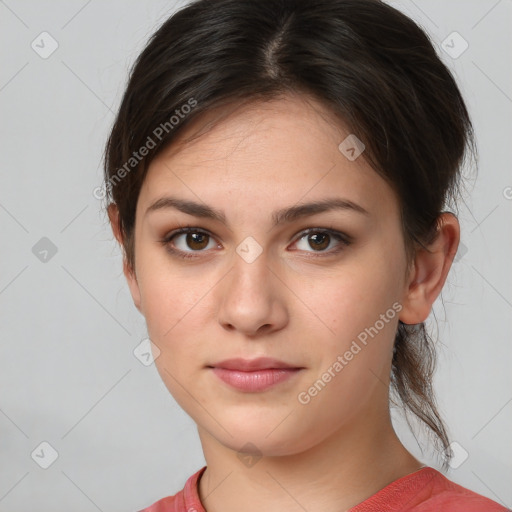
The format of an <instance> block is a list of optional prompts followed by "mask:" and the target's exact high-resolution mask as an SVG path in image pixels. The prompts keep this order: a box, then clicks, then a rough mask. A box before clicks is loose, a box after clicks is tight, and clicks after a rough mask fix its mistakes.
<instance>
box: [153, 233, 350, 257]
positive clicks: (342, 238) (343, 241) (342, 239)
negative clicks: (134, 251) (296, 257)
mask: <svg viewBox="0 0 512 512" xmlns="http://www.w3.org/2000/svg"><path fill="white" fill-rule="evenodd" d="M186 233H199V234H201V235H207V236H209V237H211V238H214V237H213V235H211V234H210V233H208V231H204V230H203V229H199V228H195V227H192V226H187V227H182V228H180V229H176V230H174V231H172V232H171V233H169V234H168V235H167V236H166V237H165V238H164V239H163V240H161V241H160V243H161V244H162V245H163V246H164V247H165V248H166V250H167V251H168V252H169V253H171V254H173V255H175V256H177V257H178V258H182V259H195V258H197V257H198V256H197V255H195V254H194V253H201V252H205V251H191V252H190V253H189V252H184V251H181V250H180V249H176V248H174V247H172V246H171V241H172V240H173V238H175V237H176V236H178V235H182V234H186ZM313 233H315V234H322V235H329V236H331V237H332V238H334V239H335V240H336V241H337V242H339V244H338V246H337V247H336V248H335V249H331V250H330V251H327V252H326V251H320V252H318V251H313V254H312V255H311V256H308V258H325V257H327V256H332V255H333V254H338V253H339V252H341V251H342V250H343V249H344V248H345V247H348V246H349V245H350V244H351V243H352V239H351V237H349V236H348V235H344V234H343V233H340V232H339V231H336V230H333V229H332V228H308V229H305V230H303V231H301V232H300V233H299V234H298V235H297V237H296V238H295V239H294V243H295V242H298V241H299V240H301V239H302V238H304V237H305V236H307V235H310V234H313ZM306 252H309V251H306ZM315 252H316V254H315Z"/></svg>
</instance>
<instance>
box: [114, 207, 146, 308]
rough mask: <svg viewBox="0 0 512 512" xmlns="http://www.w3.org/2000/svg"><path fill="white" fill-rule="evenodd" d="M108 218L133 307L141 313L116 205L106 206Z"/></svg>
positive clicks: (137, 287)
mask: <svg viewBox="0 0 512 512" xmlns="http://www.w3.org/2000/svg"><path fill="white" fill-rule="evenodd" d="M108 218H109V220H110V225H111V227H112V231H113V232H114V236H115V237H116V240H117V241H118V243H119V245H120V246H121V248H122V250H123V274H124V276H125V277H126V281H127V282H128V287H129V288H130V293H131V295H132V299H133V303H134V304H135V307H136V308H137V309H138V310H139V311H140V312H141V313H142V309H141V305H140V289H139V283H138V282H137V276H136V275H135V269H132V267H131V266H130V265H129V264H128V261H127V258H126V251H125V250H124V245H123V233H122V230H121V224H120V219H119V209H118V208H117V205H115V204H114V203H112V204H110V205H109V206H108Z"/></svg>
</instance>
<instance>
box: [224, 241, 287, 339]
mask: <svg viewBox="0 0 512 512" xmlns="http://www.w3.org/2000/svg"><path fill="white" fill-rule="evenodd" d="M246 243H247V245H245V246H244V244H243V243H242V244H240V245H239V247H237V254H235V255H234V258H233V266H232V268H231V271H230V272H229V275H228V276H226V277H227V279H226V280H225V282H224V285H223V288H222V297H221V301H220V304H221V306H220V308H219V312H218V314H219V322H220V323H221V324H222V325H223V326H224V327H227V328H230V329H236V330H239V331H242V332H244V333H245V334H254V333H256V332H257V331H258V329H260V327H262V326H266V328H267V329H268V328H269V326H270V327H271V328H273V329H275V328H280V327H282V326H283V325H284V324H285V323H286V317H287V315H286V309H287V308H286V307H285V304H284V297H282V296H280V291H279V290H280V287H276V286H275V285H276V283H275V279H276V277H275V276H274V275H273V272H272V271H271V270H270V268H269V266H268V261H267V257H266V254H265V252H264V251H263V248H261V250H256V249H257V248H256V246H255V245H254V244H253V245H251V243H252V242H251V241H248V242H246Z"/></svg>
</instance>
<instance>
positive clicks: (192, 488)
mask: <svg viewBox="0 0 512 512" xmlns="http://www.w3.org/2000/svg"><path fill="white" fill-rule="evenodd" d="M205 469H206V466H204V467H203V468H201V469H200V470H199V471H197V472H196V473H194V474H193V475H192V476H190V477H189V479H188V480H187V481H186V483H185V487H184V488H183V489H182V490H181V491H179V492H177V493H176V494H175V495H173V496H167V497H165V498H162V499H160V500H158V501H156V502H155V503H153V504H152V505H150V506H149V507H146V508H144V509H142V510H139V511H138V512H205V511H204V508H203V506H202V505H201V501H200V499H199V493H198V491H197V482H198V480H199V478H200V477H201V475H202V474H203V472H204V470H205Z"/></svg>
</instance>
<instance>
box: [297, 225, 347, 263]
mask: <svg viewBox="0 0 512 512" xmlns="http://www.w3.org/2000/svg"><path fill="white" fill-rule="evenodd" d="M350 243H351V240H350V237H348V236H346V235H343V234H342V233H339V232H337V231H333V230H330V229H318V228H310V229H307V230H305V231H303V232H302V233H300V235H299V239H298V240H297V241H296V242H295V245H296V246H297V248H298V250H300V251H306V252H316V253H320V254H318V256H322V255H324V253H327V254H336V253H338V252H340V251H341V250H342V249H343V248H344V247H347V246H349V245H350ZM309 249H313V250H312V251H311V250H309ZM315 256H317V255H316V254H315Z"/></svg>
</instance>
